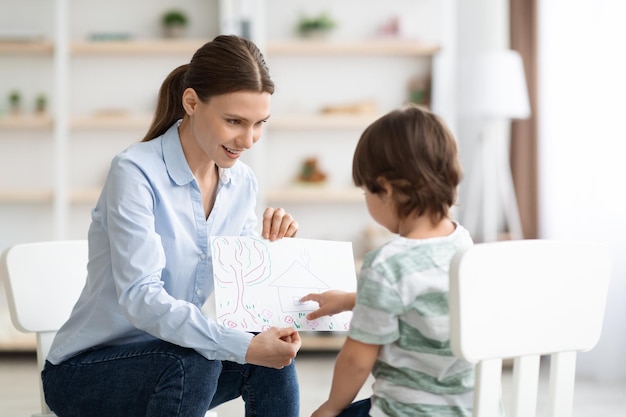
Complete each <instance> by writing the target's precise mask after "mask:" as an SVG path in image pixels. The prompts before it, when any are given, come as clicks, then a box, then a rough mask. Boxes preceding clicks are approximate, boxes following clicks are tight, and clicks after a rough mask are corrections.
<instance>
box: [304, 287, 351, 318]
mask: <svg viewBox="0 0 626 417" xmlns="http://www.w3.org/2000/svg"><path fill="white" fill-rule="evenodd" d="M300 301H301V302H305V301H315V302H316V303H318V304H319V308H318V309H317V310H315V311H312V312H310V313H309V314H307V315H306V318H307V320H315V319H316V318H319V317H322V316H332V315H333V314H338V313H341V312H343V311H350V310H352V309H353V308H354V303H355V301H356V293H354V292H346V291H340V290H329V291H325V292H323V293H311V294H307V295H305V296H304V297H302V298H301V299H300Z"/></svg>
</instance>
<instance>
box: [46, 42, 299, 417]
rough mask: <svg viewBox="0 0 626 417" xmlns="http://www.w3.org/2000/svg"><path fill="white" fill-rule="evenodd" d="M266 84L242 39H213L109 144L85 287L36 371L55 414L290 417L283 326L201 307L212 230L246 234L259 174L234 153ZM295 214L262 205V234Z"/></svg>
mask: <svg viewBox="0 0 626 417" xmlns="http://www.w3.org/2000/svg"><path fill="white" fill-rule="evenodd" d="M273 92H274V84H273V82H272V80H271V79H270V77H269V73H268V69H267V67H266V65H265V61H264V59H263V56H262V55H261V53H260V52H259V50H258V49H257V47H256V46H255V45H254V44H253V43H252V42H250V41H248V40H246V39H243V38H239V37H236V36H218V37H216V38H215V39H214V40H213V41H211V42H208V43H207V44H205V45H204V46H202V47H201V48H200V49H199V50H198V51H197V52H196V53H195V54H194V56H193V58H192V59H191V62H190V63H189V64H185V65H182V66H180V67H178V68H176V69H175V70H174V71H172V73H170V74H169V76H168V77H167V78H166V79H165V81H164V82H163V85H162V86H161V90H160V92H159V101H158V105H157V110H156V114H155V117H154V121H153V123H152V126H151V127H150V129H149V131H148V133H147V134H146V136H145V138H144V139H143V141H142V142H141V143H138V144H135V145H133V146H131V147H129V148H128V149H126V150H125V151H123V152H121V153H120V154H119V155H117V156H116V157H115V158H114V159H113V161H112V164H111V168H110V171H109V174H108V176H107V179H106V182H105V185H104V188H103V190H102V194H101V196H100V198H99V200H98V203H97V205H96V207H95V209H94V210H93V212H92V222H91V226H90V228H89V235H88V239H89V263H88V268H87V269H88V276H87V283H86V285H85V288H84V290H83V292H82V294H81V296H80V298H79V300H78V302H77V304H76V306H75V307H74V310H73V311H72V314H71V317H70V318H69V320H68V321H67V323H65V325H64V326H63V327H62V328H61V330H60V331H59V332H58V334H57V336H56V338H55V340H54V342H53V345H52V349H51V351H50V354H49V356H48V360H47V362H46V366H45V368H44V370H43V372H42V379H43V386H44V393H45V398H46V401H47V403H48V405H49V406H50V408H51V409H52V410H53V411H54V412H55V413H56V414H57V415H58V416H59V417H69V416H91V417H93V416H168V417H172V416H185V417H187V416H203V415H204V413H205V412H206V410H208V409H210V408H213V407H215V406H217V405H219V404H220V403H223V402H225V401H228V400H231V399H233V398H237V397H239V396H242V398H243V400H244V401H245V403H246V415H248V416H251V415H261V416H281V417H285V416H294V417H296V416H298V414H299V397H298V382H297V377H296V373H295V367H294V364H293V361H292V359H293V358H294V357H295V356H296V353H297V351H298V349H299V348H300V337H299V335H298V333H297V332H295V331H294V329H293V328H272V329H270V330H268V331H266V332H263V333H260V334H258V335H254V334H249V333H246V332H243V331H241V330H233V329H227V328H224V327H222V326H220V325H218V324H217V323H215V321H213V320H211V319H208V318H206V317H204V316H203V315H202V313H201V310H200V309H201V307H202V305H203V304H204V302H205V301H206V300H207V298H208V297H209V295H210V294H211V293H212V292H213V285H214V284H213V279H212V271H213V268H212V258H211V254H210V249H209V237H210V236H216V235H231V236H232V235H252V234H254V233H255V227H256V223H257V218H256V215H255V203H256V199H257V182H256V178H255V176H254V174H253V172H252V171H251V170H250V168H249V167H248V166H246V165H245V164H244V163H242V162H239V161H238V159H239V158H240V157H241V155H242V153H243V152H244V151H246V150H248V149H250V148H251V147H252V145H253V144H254V143H255V142H257V141H258V140H259V138H260V137H261V133H262V130H263V124H264V123H265V122H266V121H267V119H268V118H269V116H270V99H271V95H272V93H273ZM297 229H298V224H297V223H296V222H295V221H294V219H293V218H292V217H291V216H290V215H289V214H287V213H285V211H284V210H283V209H273V208H268V209H267V210H265V213H264V215H263V225H262V235H263V237H265V238H268V239H270V240H275V239H280V238H282V237H292V236H294V235H295V234H296V232H297Z"/></svg>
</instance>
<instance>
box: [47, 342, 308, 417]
mask: <svg viewBox="0 0 626 417" xmlns="http://www.w3.org/2000/svg"><path fill="white" fill-rule="evenodd" d="M42 381H43V388H44V394H45V397H46V402H47V403H48V406H49V407H50V409H51V410H52V411H54V412H55V413H56V414H57V415H58V416H59V417H73V416H81V417H86V416H89V417H100V416H102V417H105V416H107V417H116V416H120V417H139V416H149V417H196V416H197V417H202V416H204V414H205V412H206V411H207V410H209V409H211V408H213V407H216V406H218V405H220V404H222V403H224V402H226V401H229V400H232V399H234V398H237V397H239V396H241V397H242V399H243V400H244V402H245V409H246V414H245V415H246V417H253V416H259V417H298V416H299V408H300V400H299V388H298V377H297V375H296V369H295V364H294V363H293V361H292V363H291V365H289V366H286V367H284V368H283V369H280V370H278V369H273V368H266V367H263V366H256V365H247V364H246V365H240V364H237V363H234V362H227V361H211V360H208V359H206V358H205V357H204V356H202V355H200V354H199V353H197V352H196V351H195V350H193V349H187V348H182V347H180V346H176V345H173V344H170V343H167V342H164V341H161V340H157V341H150V342H140V343H132V344H127V345H122V346H112V347H105V348H99V349H93V350H89V351H86V352H83V353H81V354H79V355H77V356H75V357H72V358H69V359H67V360H66V361H65V362H63V363H61V364H59V365H52V364H51V363H49V362H46V365H45V367H44V370H43V372H42Z"/></svg>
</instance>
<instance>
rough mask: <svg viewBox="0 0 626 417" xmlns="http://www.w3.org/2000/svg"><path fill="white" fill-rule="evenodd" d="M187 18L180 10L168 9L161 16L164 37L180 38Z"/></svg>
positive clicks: (183, 32) (187, 20)
mask: <svg viewBox="0 0 626 417" xmlns="http://www.w3.org/2000/svg"><path fill="white" fill-rule="evenodd" d="M188 22H189V19H188V18H187V14H186V13H185V12H183V11H181V10H168V11H167V12H165V13H164V14H163V16H162V18H161V24H162V25H163V31H164V34H165V37H166V38H180V37H182V36H183V35H184V34H185V30H186V29H187V24H188Z"/></svg>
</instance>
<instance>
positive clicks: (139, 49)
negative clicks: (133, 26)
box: [70, 39, 208, 56]
mask: <svg viewBox="0 0 626 417" xmlns="http://www.w3.org/2000/svg"><path fill="white" fill-rule="evenodd" d="M207 41H208V39H182V40H179V39H145V40H134V41H80V42H72V44H71V46H70V50H71V53H72V54H73V55H155V54H157V55H159V54H181V55H187V56H190V55H191V54H193V53H194V52H195V51H196V50H197V49H198V48H200V47H201V46H202V45H204V44H205V43H206V42H207Z"/></svg>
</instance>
